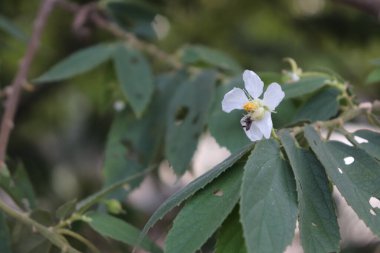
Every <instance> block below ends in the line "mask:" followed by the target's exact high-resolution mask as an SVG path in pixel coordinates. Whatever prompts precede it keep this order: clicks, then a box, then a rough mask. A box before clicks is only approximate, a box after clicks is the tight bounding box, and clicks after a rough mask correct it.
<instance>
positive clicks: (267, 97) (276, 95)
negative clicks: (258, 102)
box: [263, 83, 285, 111]
mask: <svg viewBox="0 0 380 253" xmlns="http://www.w3.org/2000/svg"><path fill="white" fill-rule="evenodd" d="M284 97H285V93H284V92H283V91H282V89H281V86H280V85H279V84H278V83H271V84H270V85H269V86H268V88H267V90H266V91H265V93H264V98H263V102H264V105H266V106H267V107H268V108H269V109H270V110H271V111H273V110H274V109H275V108H276V107H277V106H278V105H279V104H280V102H281V101H282V99H283V98H284Z"/></svg>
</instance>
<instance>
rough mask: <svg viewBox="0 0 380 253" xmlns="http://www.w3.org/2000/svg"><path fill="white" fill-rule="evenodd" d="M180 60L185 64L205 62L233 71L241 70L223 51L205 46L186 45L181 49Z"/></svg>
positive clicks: (238, 71)
mask: <svg viewBox="0 0 380 253" xmlns="http://www.w3.org/2000/svg"><path fill="white" fill-rule="evenodd" d="M181 60H182V62H184V63H185V64H202V63H203V64H206V65H209V66H215V67H219V68H221V69H223V70H227V71H231V72H233V73H240V72H241V71H242V69H241V67H240V65H239V64H238V63H237V62H236V61H235V60H234V59H233V58H231V57H229V56H228V55H226V54H225V53H223V52H221V51H218V50H216V49H212V48H208V47H205V46H200V45H197V46H186V47H185V48H183V49H182V51H181Z"/></svg>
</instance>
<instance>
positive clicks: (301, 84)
mask: <svg viewBox="0 0 380 253" xmlns="http://www.w3.org/2000/svg"><path fill="white" fill-rule="evenodd" d="M327 81H328V78H327V77H322V76H316V77H306V78H302V79H301V80H299V81H298V82H294V83H289V84H284V85H282V89H283V91H284V92H285V99H289V98H295V97H301V96H303V95H306V94H310V93H312V92H314V91H316V90H319V89H320V88H322V87H323V86H325V85H326V84H327Z"/></svg>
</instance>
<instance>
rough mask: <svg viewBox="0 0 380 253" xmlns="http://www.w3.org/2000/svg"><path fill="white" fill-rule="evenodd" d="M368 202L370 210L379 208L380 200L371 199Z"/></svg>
mask: <svg viewBox="0 0 380 253" xmlns="http://www.w3.org/2000/svg"><path fill="white" fill-rule="evenodd" d="M368 202H369V204H370V205H371V206H372V208H380V200H379V199H378V198H376V197H371V198H370V199H369V201H368Z"/></svg>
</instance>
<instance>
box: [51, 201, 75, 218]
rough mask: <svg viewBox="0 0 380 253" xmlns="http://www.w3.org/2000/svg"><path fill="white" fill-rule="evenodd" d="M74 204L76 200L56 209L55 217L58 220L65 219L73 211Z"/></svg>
mask: <svg viewBox="0 0 380 253" xmlns="http://www.w3.org/2000/svg"><path fill="white" fill-rule="evenodd" d="M76 204H77V200H76V199H73V200H70V201H68V202H66V203H64V204H63V205H61V206H60V207H58V208H57V211H56V212H55V217H57V218H58V219H60V220H63V219H65V218H67V217H68V216H69V215H70V214H71V213H72V212H74V211H75V206H76Z"/></svg>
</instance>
